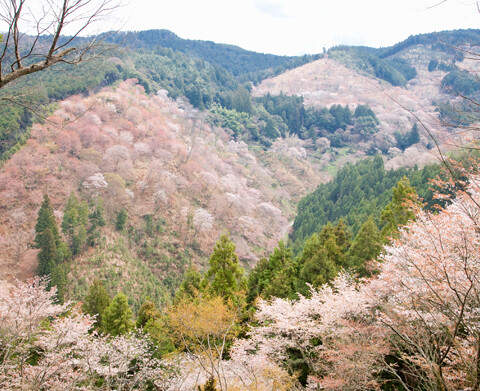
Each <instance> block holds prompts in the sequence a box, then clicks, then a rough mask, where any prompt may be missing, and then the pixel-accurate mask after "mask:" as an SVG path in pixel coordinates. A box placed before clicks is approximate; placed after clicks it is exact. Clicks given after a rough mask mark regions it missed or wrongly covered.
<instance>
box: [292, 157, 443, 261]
mask: <svg viewBox="0 0 480 391" xmlns="http://www.w3.org/2000/svg"><path fill="white" fill-rule="evenodd" d="M438 173H439V167H438V166H427V167H424V168H423V169H421V170H418V169H416V168H413V169H399V170H390V171H386V170H385V167H384V164H383V160H382V158H381V157H380V156H377V157H375V158H373V159H366V160H363V161H361V162H358V163H356V164H355V165H352V164H347V165H346V166H345V167H343V168H342V169H341V170H339V171H338V173H337V175H336V176H335V178H334V179H333V180H332V181H331V182H328V183H326V184H322V185H320V186H318V188H317V189H316V190H315V191H314V192H313V193H311V194H309V195H308V196H306V197H304V198H303V199H302V200H301V201H300V202H299V204H298V208H297V217H296V218H295V222H294V224H293V229H294V231H293V234H292V240H293V241H294V247H293V250H294V253H298V252H299V251H300V249H301V246H302V243H303V241H304V240H306V238H308V237H310V236H311V235H312V234H313V233H314V232H319V231H320V230H321V229H322V227H323V226H325V225H326V224H327V223H328V222H329V221H330V222H332V223H336V222H337V221H338V220H339V219H340V218H341V217H343V219H344V221H345V223H346V224H347V226H348V227H349V228H350V230H351V232H352V234H353V235H356V234H357V232H358V230H359V229H360V227H361V226H362V224H363V223H364V222H365V221H366V220H367V218H368V216H372V217H373V219H374V220H375V221H376V222H377V224H378V222H379V221H380V214H381V211H382V210H383V208H385V206H386V205H387V204H388V203H389V202H390V200H391V189H392V188H393V187H394V186H395V185H396V184H397V182H398V181H399V180H400V179H402V178H403V177H404V176H407V177H409V178H410V182H411V184H412V186H414V187H415V188H416V190H417V193H418V194H419V196H420V197H421V198H422V199H423V200H424V202H426V203H427V207H431V206H432V205H433V204H434V201H433V194H432V192H431V190H430V189H429V187H430V185H429V183H428V180H429V179H430V178H434V177H435V176H436V175H437V174H438Z"/></svg>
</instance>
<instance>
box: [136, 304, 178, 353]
mask: <svg viewBox="0 0 480 391" xmlns="http://www.w3.org/2000/svg"><path fill="white" fill-rule="evenodd" d="M167 323H168V322H167V319H166V315H162V314H161V313H160V311H159V310H158V308H157V306H156V305H155V303H154V302H153V301H151V300H150V298H149V297H147V298H146V299H145V301H144V302H143V304H142V305H141V307H140V310H139V311H138V317H137V322H136V327H137V328H142V330H143V332H144V333H146V334H148V335H149V337H150V339H151V340H152V341H153V342H154V344H155V346H156V353H157V354H158V355H160V356H164V355H165V354H168V353H171V352H173V351H174V350H175V347H174V345H173V341H172V336H171V330H169V328H168V326H167Z"/></svg>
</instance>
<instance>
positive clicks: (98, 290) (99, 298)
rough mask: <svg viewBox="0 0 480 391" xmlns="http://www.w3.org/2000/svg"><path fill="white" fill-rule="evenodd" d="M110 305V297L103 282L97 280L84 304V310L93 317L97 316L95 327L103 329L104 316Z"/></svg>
mask: <svg viewBox="0 0 480 391" xmlns="http://www.w3.org/2000/svg"><path fill="white" fill-rule="evenodd" d="M109 305H110V296H109V295H108V292H107V290H106V289H105V286H104V285H103V283H102V281H100V280H95V281H93V284H92V285H91V286H90V288H89V290H88V294H87V296H86V297H85V301H84V302H83V310H84V311H85V312H86V313H87V314H90V315H92V316H96V320H95V326H96V327H97V328H102V325H103V324H102V323H103V315H104V312H105V310H106V308H107V307H108V306H109Z"/></svg>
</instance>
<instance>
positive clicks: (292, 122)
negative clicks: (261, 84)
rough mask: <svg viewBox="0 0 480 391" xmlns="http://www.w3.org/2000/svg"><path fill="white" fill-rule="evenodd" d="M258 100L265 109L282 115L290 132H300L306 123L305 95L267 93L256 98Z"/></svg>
mask: <svg viewBox="0 0 480 391" xmlns="http://www.w3.org/2000/svg"><path fill="white" fill-rule="evenodd" d="M255 101H256V102H258V103H260V104H262V105H263V107H264V108H265V110H266V111H267V112H268V113H270V114H273V115H278V116H280V117H281V118H282V119H283V121H284V122H285V123H286V125H287V126H288V129H289V131H290V133H296V134H298V133H299V132H300V128H301V127H302V126H305V124H306V111H305V108H304V106H303V97H301V96H288V95H284V94H283V93H280V95H270V94H267V95H265V96H263V97H260V98H256V99H255Z"/></svg>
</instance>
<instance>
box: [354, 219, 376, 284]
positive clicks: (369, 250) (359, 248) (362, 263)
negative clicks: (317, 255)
mask: <svg viewBox="0 0 480 391" xmlns="http://www.w3.org/2000/svg"><path fill="white" fill-rule="evenodd" d="M382 247H383V240H382V235H381V234H380V231H379V229H378V227H377V224H376V223H375V221H374V220H373V218H372V216H369V217H368V219H367V220H366V221H365V222H364V223H363V224H362V226H361V227H360V229H359V231H358V233H357V236H355V239H354V240H353V242H352V245H351V246H350V249H349V250H348V253H347V257H348V259H349V262H348V263H349V265H350V266H351V267H352V268H353V270H354V271H355V273H356V274H357V275H358V276H360V277H365V276H368V275H370V271H369V270H368V269H367V267H366V266H367V262H369V261H371V260H374V259H376V258H377V257H378V256H379V255H380V252H381V251H382Z"/></svg>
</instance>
